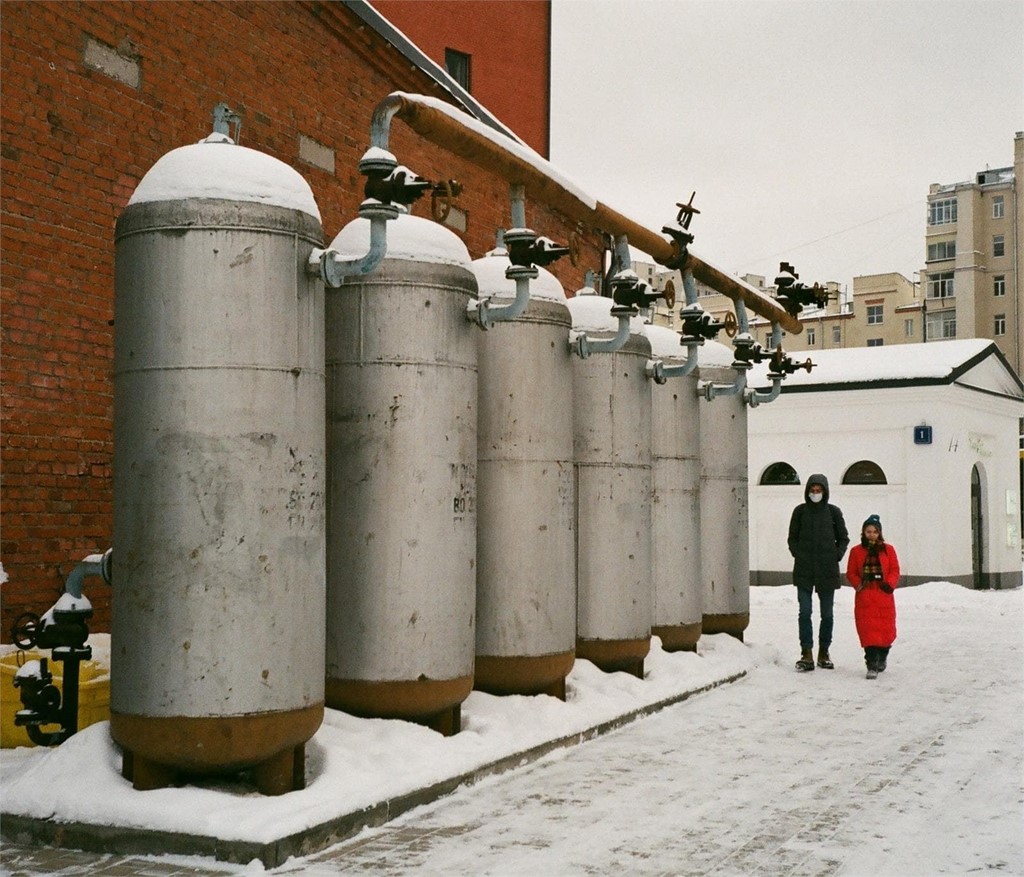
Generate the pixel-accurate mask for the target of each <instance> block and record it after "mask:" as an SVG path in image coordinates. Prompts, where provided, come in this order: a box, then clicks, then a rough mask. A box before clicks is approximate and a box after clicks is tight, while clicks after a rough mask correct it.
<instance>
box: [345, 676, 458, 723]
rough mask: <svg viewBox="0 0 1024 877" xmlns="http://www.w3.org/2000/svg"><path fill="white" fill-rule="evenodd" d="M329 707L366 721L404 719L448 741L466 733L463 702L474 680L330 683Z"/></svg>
mask: <svg viewBox="0 0 1024 877" xmlns="http://www.w3.org/2000/svg"><path fill="white" fill-rule="evenodd" d="M325 689H326V701H327V706H329V707H331V708H332V709H338V710H342V711H343V712H346V713H351V714H352V715H353V716H359V717H360V718H365V719H402V720H404V721H407V722H415V723H416V724H418V725H425V726H426V727H428V728H430V729H431V730H432V731H437V732H438V733H439V734H442V735H443V736H445V737H451V736H453V735H455V734H458V733H459V731H461V730H462V702H463V701H464V700H465V699H466V698H467V697H468V696H469V693H470V692H471V691H472V690H473V677H472V676H461V677H459V678H458V679H417V680H414V681H409V680H393V681H388V682H370V681H367V680H362V679H328V680H327V683H326V686H325Z"/></svg>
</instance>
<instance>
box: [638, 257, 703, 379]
mask: <svg viewBox="0 0 1024 877" xmlns="http://www.w3.org/2000/svg"><path fill="white" fill-rule="evenodd" d="M683 290H684V291H685V293H686V305H685V307H684V308H683V312H684V313H685V312H689V313H690V314H691V315H701V314H703V313H704V309H703V308H702V307H701V306H700V305H699V304H698V303H697V284H696V282H695V281H694V279H693V272H692V271H686V272H684V274H683ZM684 325H685V321H684ZM679 343H680V344H682V345H683V346H684V347H685V348H686V362H685V363H684V364H683V365H665V364H664V363H663V362H662V361H661V360H660V359H652V360H651V361H650V362H648V363H647V377H649V378H651V379H652V380H653V381H654V383H656V384H664V383H665V382H666V381H668V379H669V378H684V377H686V376H687V375H688V374H690V373H691V372H692V371H693V370H694V369H695V368H697V349H698V348H699V347H700V346H701V345H702V344H703V343H704V339H703V338H701V337H699V336H696V337H695V336H686V335H684V336H683V337H681V338H680V339H679Z"/></svg>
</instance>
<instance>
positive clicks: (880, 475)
mask: <svg viewBox="0 0 1024 877" xmlns="http://www.w3.org/2000/svg"><path fill="white" fill-rule="evenodd" d="M888 483H889V482H888V481H886V480H885V473H884V472H883V471H882V467H881V466H879V465H878V464H877V463H872V462H871V461H870V460H858V461H857V462H856V463H854V464H853V465H852V466H851V467H850V468H849V469H847V470H846V474H844V475H843V484H888Z"/></svg>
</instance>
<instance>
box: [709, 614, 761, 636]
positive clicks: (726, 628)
mask: <svg viewBox="0 0 1024 877" xmlns="http://www.w3.org/2000/svg"><path fill="white" fill-rule="evenodd" d="M749 624H750V613H749V612H735V613H732V614H723V615H705V616H704V617H703V619H702V621H701V631H702V633H704V634H715V633H727V634H729V636H734V637H736V639H738V640H739V641H740V642H743V631H745V630H746V629H747V627H748V625H749Z"/></svg>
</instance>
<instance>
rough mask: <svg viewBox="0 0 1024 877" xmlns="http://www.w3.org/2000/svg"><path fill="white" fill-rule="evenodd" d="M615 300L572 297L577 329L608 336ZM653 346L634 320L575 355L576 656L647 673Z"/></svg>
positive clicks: (614, 322) (613, 325) (614, 325)
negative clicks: (624, 333) (600, 346)
mask: <svg viewBox="0 0 1024 877" xmlns="http://www.w3.org/2000/svg"><path fill="white" fill-rule="evenodd" d="M611 306H612V300H611V299H610V298H603V297H601V296H597V295H592V294H591V295H585V294H582V295H576V296H574V297H573V298H571V299H570V300H569V310H570V312H571V313H572V319H573V330H574V332H585V333H586V335H587V337H588V338H590V339H592V340H596V341H601V340H608V339H610V338H612V337H614V335H615V331H616V329H617V328H618V320H617V318H616V317H613V316H612V315H611V313H610V310H611ZM650 355H651V345H650V342H649V341H648V340H647V336H646V335H645V333H644V325H643V323H642V322H641V321H640V320H639V319H638V318H634V319H633V320H632V321H631V324H630V334H629V339H628V340H627V341H626V343H625V345H624V346H623V347H621V348H620V349H619V350H618V351H616V352H614V353H607V352H594V353H593V354H592V355H590V356H589V357H587V358H586V359H583V358H580V357H578V356H576V355H575V354H574V358H573V420H574V433H575V441H574V448H575V460H576V463H575V465H576V505H577V517H576V532H577V555H576V565H577V603H576V625H577V632H576V657H577V658H584V659H586V660H589V661H592V662H593V663H594V664H596V665H597V666H598V667H599V668H601V669H602V670H605V671H608V672H611V671H615V670H625V671H627V672H630V673H634V674H635V675H637V676H640V677H642V676H643V663H644V658H646V657H647V653H648V652H649V651H650V643H651V621H652V613H653V602H654V593H653V587H652V581H651V387H650V383H651V381H650V379H649V378H648V377H647V373H646V367H647V362H648V361H649V359H650Z"/></svg>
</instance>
